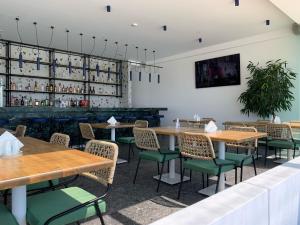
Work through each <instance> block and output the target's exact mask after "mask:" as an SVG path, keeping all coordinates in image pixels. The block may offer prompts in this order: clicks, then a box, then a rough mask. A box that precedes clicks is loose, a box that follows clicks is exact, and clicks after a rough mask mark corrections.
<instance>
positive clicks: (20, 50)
mask: <svg viewBox="0 0 300 225" xmlns="http://www.w3.org/2000/svg"><path fill="white" fill-rule="evenodd" d="M19 21H20V18H19V17H17V18H16V24H17V33H18V37H19V40H20V45H19V47H18V48H19V59H18V62H19V68H20V69H21V68H23V55H22V44H23V41H22V38H21V35H20V31H19Z"/></svg>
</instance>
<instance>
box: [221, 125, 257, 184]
mask: <svg viewBox="0 0 300 225" xmlns="http://www.w3.org/2000/svg"><path fill="white" fill-rule="evenodd" d="M229 130H233V131H244V132H257V130H256V128H254V127H238V126H232V127H230V128H229ZM226 147H227V150H230V149H239V150H244V151H246V152H244V153H232V152H226V153H225V159H226V160H230V161H233V162H234V163H235V166H236V167H237V168H241V173H240V181H242V180H243V167H244V166H245V165H249V164H251V163H252V164H253V168H254V174H255V175H257V172H256V166H255V158H254V156H255V154H256V152H257V139H256V140H253V141H247V142H242V143H236V142H230V143H226ZM236 171H237V170H236ZM235 183H237V174H236V175H235Z"/></svg>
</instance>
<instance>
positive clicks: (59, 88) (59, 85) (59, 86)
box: [58, 83, 62, 92]
mask: <svg viewBox="0 0 300 225" xmlns="http://www.w3.org/2000/svg"><path fill="white" fill-rule="evenodd" d="M58 92H62V90H61V83H59V84H58Z"/></svg>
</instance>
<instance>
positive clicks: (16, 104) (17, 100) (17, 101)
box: [15, 98, 19, 106]
mask: <svg viewBox="0 0 300 225" xmlns="http://www.w3.org/2000/svg"><path fill="white" fill-rule="evenodd" d="M15 106H19V99H18V98H16V100H15Z"/></svg>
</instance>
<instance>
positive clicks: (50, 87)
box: [49, 84, 53, 92]
mask: <svg viewBox="0 0 300 225" xmlns="http://www.w3.org/2000/svg"><path fill="white" fill-rule="evenodd" d="M49 92H53V84H50V86H49Z"/></svg>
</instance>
